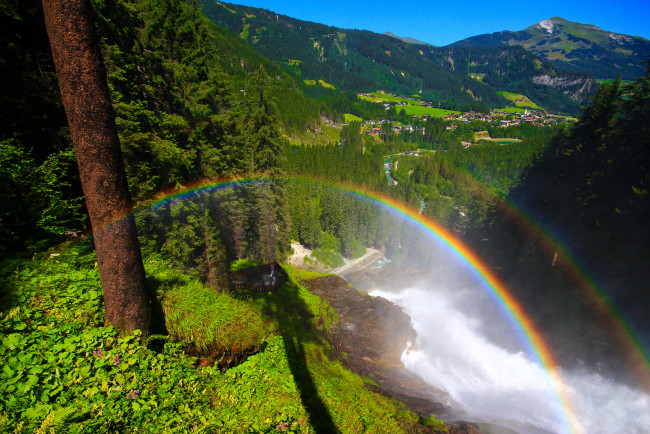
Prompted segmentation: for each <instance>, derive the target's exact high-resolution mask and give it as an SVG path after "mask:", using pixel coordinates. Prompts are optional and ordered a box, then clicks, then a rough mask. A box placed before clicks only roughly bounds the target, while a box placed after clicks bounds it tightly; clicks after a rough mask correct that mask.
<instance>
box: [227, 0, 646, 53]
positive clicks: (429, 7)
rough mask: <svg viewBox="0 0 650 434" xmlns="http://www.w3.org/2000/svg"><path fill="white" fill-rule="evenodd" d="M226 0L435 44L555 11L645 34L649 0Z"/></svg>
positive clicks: (527, 22)
mask: <svg viewBox="0 0 650 434" xmlns="http://www.w3.org/2000/svg"><path fill="white" fill-rule="evenodd" d="M229 3H237V4H243V5H247V6H253V7H259V8H264V9H269V10H272V11H274V12H277V13H279V14H283V15H289V16H291V17H294V18H298V19H301V20H306V21H315V22H318V23H323V24H328V25H331V26H336V27H342V28H345V29H363V30H371V31H373V32H377V33H383V32H392V33H395V34H396V35H398V36H410V37H413V38H416V39H419V40H421V41H423V42H428V43H430V44H434V45H440V46H442V45H447V44H450V43H452V42H455V41H458V40H460V39H464V38H467V37H470V36H476V35H480V34H482V33H492V32H498V31H501V30H523V29H525V28H526V27H529V26H531V25H533V24H535V23H538V22H540V21H542V20H545V19H547V18H551V17H556V16H560V17H562V18H565V19H567V20H569V21H575V22H579V23H583V24H593V25H596V26H598V27H600V28H602V29H603V30H607V31H612V32H617V33H625V34H628V35H632V36H642V37H644V38H646V39H650V1H648V0H634V1H628V0H619V1H602V0H594V1H571V0H563V1H557V0H518V1H512V0H510V1H502V0H490V1H480V2H478V1H471V2H470V1H465V0H450V1H427V2H404V1H396V0H393V1H387V0H375V1H370V0H240V1H232V0H231V1H229Z"/></svg>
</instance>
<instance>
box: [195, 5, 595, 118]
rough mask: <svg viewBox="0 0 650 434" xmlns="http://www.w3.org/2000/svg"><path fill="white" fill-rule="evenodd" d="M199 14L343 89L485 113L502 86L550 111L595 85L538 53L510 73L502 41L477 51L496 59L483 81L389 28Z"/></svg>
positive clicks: (231, 10)
mask: <svg viewBox="0 0 650 434" xmlns="http://www.w3.org/2000/svg"><path fill="white" fill-rule="evenodd" d="M203 12H204V13H205V14H206V15H207V16H208V17H209V18H210V19H211V20H212V21H213V22H214V23H215V24H216V25H217V26H220V27H224V28H226V29H228V30H230V31H231V32H233V33H235V34H238V35H239V36H240V37H241V38H242V39H244V40H246V41H247V42H248V43H249V44H250V45H251V46H252V47H253V48H255V50H257V51H258V52H259V53H260V54H262V55H263V56H265V57H267V58H269V59H272V60H274V61H276V62H279V63H281V64H283V65H284V67H285V69H287V70H290V71H292V73H294V74H295V75H296V76H299V77H301V78H302V79H304V80H309V81H314V80H315V81H316V82H318V81H319V80H323V81H325V82H327V83H329V84H332V85H333V86H335V87H337V88H338V89H342V90H346V91H353V92H369V91H370V92H372V91H375V90H377V89H382V90H385V91H387V92H393V93H396V94H400V95H416V94H417V95H419V96H421V97H422V98H424V99H425V100H428V101H431V102H433V103H434V104H436V105H439V106H440V107H441V108H447V109H452V110H458V109H460V110H465V111H468V110H474V111H487V110H489V109H492V108H501V107H504V106H505V105H506V104H507V102H506V101H504V100H503V98H501V96H500V95H498V93H497V92H498V91H501V90H507V91H511V92H516V93H524V94H527V95H528V97H530V98H531V99H533V100H535V101H542V100H543V101H545V103H546V104H545V107H546V108H547V109H548V110H551V111H553V112H557V113H564V114H578V113H579V111H580V108H579V107H580V105H581V104H583V103H585V102H586V100H587V98H588V96H589V93H590V91H591V90H593V88H594V87H595V86H593V83H592V82H593V79H592V78H590V77H589V76H587V75H583V76H580V77H578V76H576V75H575V73H571V74H568V75H567V73H565V72H562V71H559V70H558V69H557V68H556V67H554V66H552V65H551V64H550V63H547V62H545V61H543V60H540V59H537V60H536V61H533V62H528V63H527V64H526V65H527V66H526V67H524V68H513V70H517V73H516V74H515V73H514V71H513V73H509V72H508V71H509V66H508V65H506V64H504V65H501V63H503V62H502V60H499V56H501V58H503V56H504V50H503V47H501V48H498V49H497V48H493V49H485V50H482V51H483V53H482V56H483V61H482V65H481V68H482V69H488V70H490V68H492V66H491V65H492V64H494V65H496V66H495V67H494V68H492V70H490V71H488V72H489V74H488V75H490V76H491V77H493V78H494V79H493V80H491V81H490V80H488V81H486V82H483V81H482V80H477V79H475V78H474V77H475V76H473V75H471V74H470V73H472V72H476V71H473V70H467V71H466V70H463V69H462V68H458V67H457V66H458V65H456V63H455V62H454V61H451V62H448V61H447V60H446V59H447V58H449V57H450V56H443V54H444V53H446V50H445V49H441V48H440V47H434V46H430V45H414V44H411V43H407V42H404V41H403V40H401V39H399V38H395V37H393V36H389V35H386V34H378V33H374V32H370V31H365V30H348V29H341V28H337V27H332V26H328V25H324V24H318V23H313V22H308V21H301V20H298V19H295V18H291V17H288V16H284V15H280V14H277V13H275V12H272V11H269V10H266V9H259V8H252V7H248V6H240V5H236V4H229V3H223V2H216V1H205V2H204V3H203ZM517 50H518V47H511V48H508V49H507V50H506V51H508V53H506V54H505V57H506V58H507V59H511V62H518V59H519V58H522V57H529V55H528V54H526V53H525V52H523V51H517ZM531 56H532V55H531ZM452 57H453V56H452ZM533 57H534V56H533ZM461 61H465V60H461ZM470 63H471V61H470ZM497 70H498V71H497ZM539 75H545V76H548V77H551V78H555V79H556V80H538V82H535V81H534V80H533V78H534V77H536V76H539ZM497 76H500V78H498V79H497V78H496V77H497ZM557 79H559V80H557ZM576 79H577V80H579V83H577V82H575V80H576ZM567 83H573V84H572V85H571V86H573V87H567V86H566V85H567ZM560 85H561V86H560ZM580 89H583V91H580Z"/></svg>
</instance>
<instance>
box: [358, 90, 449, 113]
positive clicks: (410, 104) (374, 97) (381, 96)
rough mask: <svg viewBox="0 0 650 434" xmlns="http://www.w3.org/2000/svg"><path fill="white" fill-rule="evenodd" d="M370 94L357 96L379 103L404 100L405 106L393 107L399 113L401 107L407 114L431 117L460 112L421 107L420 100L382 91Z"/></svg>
mask: <svg viewBox="0 0 650 434" xmlns="http://www.w3.org/2000/svg"><path fill="white" fill-rule="evenodd" d="M368 95H370V96H360V97H359V98H361V99H363V100H366V101H370V102H381V103H396V102H405V103H406V104H407V105H406V106H401V107H400V106H396V107H395V109H396V110H397V112H398V113H399V112H400V111H401V110H402V109H404V111H405V112H406V114H407V115H408V116H423V115H429V116H433V117H443V116H447V115H450V114H456V113H460V112H459V111H455V110H445V109H439V108H435V107H423V106H422V105H421V102H420V101H413V100H411V99H408V98H402V97H398V96H392V95H388V94H385V93H383V92H379V91H377V92H373V93H371V94H368Z"/></svg>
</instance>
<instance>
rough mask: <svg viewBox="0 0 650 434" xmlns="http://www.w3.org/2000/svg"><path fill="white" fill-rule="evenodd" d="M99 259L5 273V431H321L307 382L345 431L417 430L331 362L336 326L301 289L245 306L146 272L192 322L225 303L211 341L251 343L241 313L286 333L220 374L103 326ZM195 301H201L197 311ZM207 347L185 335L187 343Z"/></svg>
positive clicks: (157, 264) (1, 400)
mask: <svg viewBox="0 0 650 434" xmlns="http://www.w3.org/2000/svg"><path fill="white" fill-rule="evenodd" d="M94 260H95V258H94V255H92V254H88V253H84V251H83V249H72V250H69V251H64V252H62V253H60V254H58V255H57V254H56V253H54V254H46V255H42V257H41V258H40V259H35V260H33V261H13V262H7V261H5V262H3V263H2V267H0V273H1V274H0V287H1V288H2V289H3V297H2V305H1V310H0V357H1V358H2V360H3V362H4V363H3V368H2V369H1V370H0V381H1V382H2V384H3V387H2V389H0V427H1V429H2V431H5V432H42V431H49V430H50V429H53V430H56V431H65V432H68V431H70V432H125V431H134V430H146V431H161V432H187V430H195V431H204V430H205V431H216V432H237V433H243V432H275V431H288V432H305V433H307V432H314V431H315V430H316V428H317V427H318V426H321V425H319V424H322V421H321V420H320V419H318V418H316V417H314V414H312V413H310V412H309V411H308V410H309V409H310V408H312V406H311V405H310V404H309V403H308V402H306V401H304V400H303V399H302V398H301V390H302V388H304V387H305V385H304V383H301V382H300V381H303V380H304V376H305V375H307V376H309V377H310V378H312V381H313V384H314V389H313V390H314V392H315V393H317V397H318V399H319V400H321V401H322V403H323V405H324V408H325V409H326V410H327V412H328V413H329V414H330V416H331V419H332V420H333V423H334V424H335V425H336V427H337V428H338V429H339V430H341V431H342V432H360V431H377V430H384V429H388V430H389V431H390V432H402V431H405V430H408V429H409V428H408V427H411V429H412V427H414V426H415V425H416V424H417V417H416V416H415V415H414V414H412V413H410V412H408V411H405V410H403V409H401V408H399V407H397V406H395V404H393V403H392V402H390V401H389V400H387V399H386V398H384V397H382V396H380V395H377V394H374V393H371V392H369V391H368V390H367V389H366V388H365V387H364V385H363V380H362V379H360V378H359V377H357V376H356V375H354V374H352V373H351V372H349V371H347V370H345V369H344V368H343V367H342V366H341V365H340V364H339V363H338V362H331V361H329V359H328V358H327V355H326V347H325V346H323V344H322V343H321V342H320V339H319V338H318V336H317V334H316V333H315V330H316V323H315V320H316V319H319V318H322V321H321V320H319V321H321V322H322V323H323V324H325V323H326V322H331V321H332V320H334V319H335V316H334V315H332V314H331V312H330V311H329V309H330V308H329V307H328V306H327V305H326V304H323V303H322V302H321V301H320V299H319V298H318V297H316V296H314V295H312V294H310V293H309V292H308V291H306V290H305V289H304V288H303V287H299V286H295V284H286V285H284V286H283V288H282V289H281V290H279V291H278V292H277V294H260V293H258V294H257V295H256V296H254V297H252V298H249V299H247V298H244V299H243V300H236V299H234V298H227V297H226V298H225V296H224V295H223V294H216V293H214V292H211V291H210V290H209V289H207V288H206V287H204V286H201V285H197V283H196V282H194V281H192V280H191V278H189V277H187V276H183V275H179V272H178V271H177V270H174V269H172V268H168V267H167V264H166V263H165V262H164V261H161V260H160V259H157V258H152V259H150V260H149V261H148V262H147V271H148V272H149V273H150V274H151V277H150V281H149V284H150V285H151V284H154V283H156V282H157V285H158V290H159V292H160V293H162V294H163V300H165V297H168V296H169V297H176V298H175V299H176V300H177V301H178V303H179V304H180V306H179V309H183V308H186V309H190V306H192V308H193V309H195V310H197V311H198V312H196V313H194V314H193V313H192V312H190V311H189V310H188V311H186V314H187V315H190V316H191V315H195V318H198V317H199V316H201V315H203V314H205V313H206V312H207V311H205V310H202V309H209V308H210V306H198V303H199V301H203V302H204V304H212V303H213V302H214V303H215V304H214V305H213V306H212V309H213V310H212V314H211V315H213V316H214V317H215V318H211V321H210V319H209V318H207V317H203V319H204V320H206V323H205V324H198V325H197V326H198V328H197V329H196V334H197V335H198V334H200V333H201V332H202V331H204V332H207V331H208V329H209V328H211V327H218V328H219V329H220V330H212V331H211V332H212V333H214V332H219V331H221V332H223V333H231V334H232V336H238V335H239V336H241V332H240V331H238V330H237V329H238V328H239V327H240V326H241V324H240V325H239V326H237V325H235V324H230V323H229V321H235V322H236V316H237V315H244V316H247V317H248V315H250V316H252V317H253V318H247V320H248V321H249V326H247V328H248V329H251V328H252V329H258V330H262V329H263V327H262V326H261V325H260V324H259V322H260V321H261V320H262V318H264V320H265V321H270V322H271V323H272V324H276V325H281V327H279V328H278V330H281V332H280V333H279V334H278V335H265V336H266V338H265V340H264V350H263V351H262V352H260V353H258V354H255V355H252V356H250V357H249V358H248V359H247V360H246V361H245V362H244V363H241V364H239V365H237V366H235V367H233V368H231V369H229V370H227V371H225V372H222V371H221V370H219V369H218V368H217V367H204V368H197V367H196V360H195V359H194V358H192V357H188V356H186V355H185V353H184V352H183V351H182V350H181V344H179V343H171V342H167V343H165V344H164V350H163V351H162V352H154V351H152V350H150V349H148V348H147V347H146V346H145V342H144V341H143V339H142V336H141V335H140V333H139V332H138V331H136V332H135V333H134V334H133V335H131V336H123V337H119V336H118V334H117V331H116V330H115V329H114V328H112V327H103V326H102V323H103V307H102V302H101V290H100V284H99V275H98V272H97V269H96V268H94V266H93V264H94ZM291 281H294V280H293V278H291ZM192 294H194V295H196V296H197V297H198V299H199V301H192V300H191V298H192V297H190V295H192ZM167 300H170V299H167ZM231 309H232V312H230V310H231ZM177 312H180V310H179V311H177ZM267 315H268V316H267ZM312 315H316V318H315V319H311V316H312ZM219 317H221V318H219ZM240 318H241V319H242V320H243V319H244V318H243V317H240ZM256 321H257V325H255V322H256ZM185 324H189V320H187V321H186V322H185ZM223 328H225V330H222V329H223ZM174 330H177V329H174ZM186 331H187V332H189V329H188V330H186ZM174 336H175V335H174V334H172V336H171V338H170V339H172V340H173V339H176V337H174ZM201 338H202V337H200V338H196V336H187V342H190V341H191V340H192V339H201ZM287 339H290V340H287ZM290 341H291V342H294V343H297V344H293V346H292V345H290V344H289V342H290ZM296 345H298V346H296ZM291 351H299V353H291V354H292V355H293V356H295V354H303V355H304V358H303V362H304V363H303V364H298V365H296V364H295V363H294V362H292V360H295V359H294V358H292V357H291V356H290V354H289V353H290V352H291ZM300 378H303V380H300V381H299V380H298V379H300ZM315 397H316V395H314V397H313V398H315ZM405 427H406V428H405ZM39 430H40V431H39Z"/></svg>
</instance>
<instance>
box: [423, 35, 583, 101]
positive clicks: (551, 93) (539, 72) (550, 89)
mask: <svg viewBox="0 0 650 434" xmlns="http://www.w3.org/2000/svg"><path fill="white" fill-rule="evenodd" d="M428 55H429V57H431V58H432V59H435V60H436V61H438V62H440V63H441V64H442V65H443V66H445V67H446V68H448V69H451V70H454V71H457V72H459V73H465V74H468V75H470V76H472V77H474V78H475V79H477V80H481V81H482V82H483V83H485V84H488V85H490V86H492V87H493V88H495V89H508V90H509V91H511V92H515V93H520V94H524V95H526V96H528V97H529V98H530V99H531V100H533V101H534V102H535V103H537V104H538V105H540V106H542V107H544V108H546V109H547V110H551V111H553V112H561V113H576V114H577V113H578V109H577V105H578V104H585V103H587V101H588V100H589V97H590V96H591V95H592V93H593V92H594V90H595V89H596V81H595V80H594V79H593V77H592V76H591V75H589V74H586V73H584V72H574V71H559V70H558V69H557V68H556V67H555V66H553V65H551V64H550V63H548V62H546V61H544V60H542V59H540V58H539V57H537V56H535V55H534V54H531V53H530V52H528V51H526V50H525V49H524V48H522V47H518V46H503V47H493V48H482V47H453V48H452V47H440V48H437V49H433V50H429V52H428Z"/></svg>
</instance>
